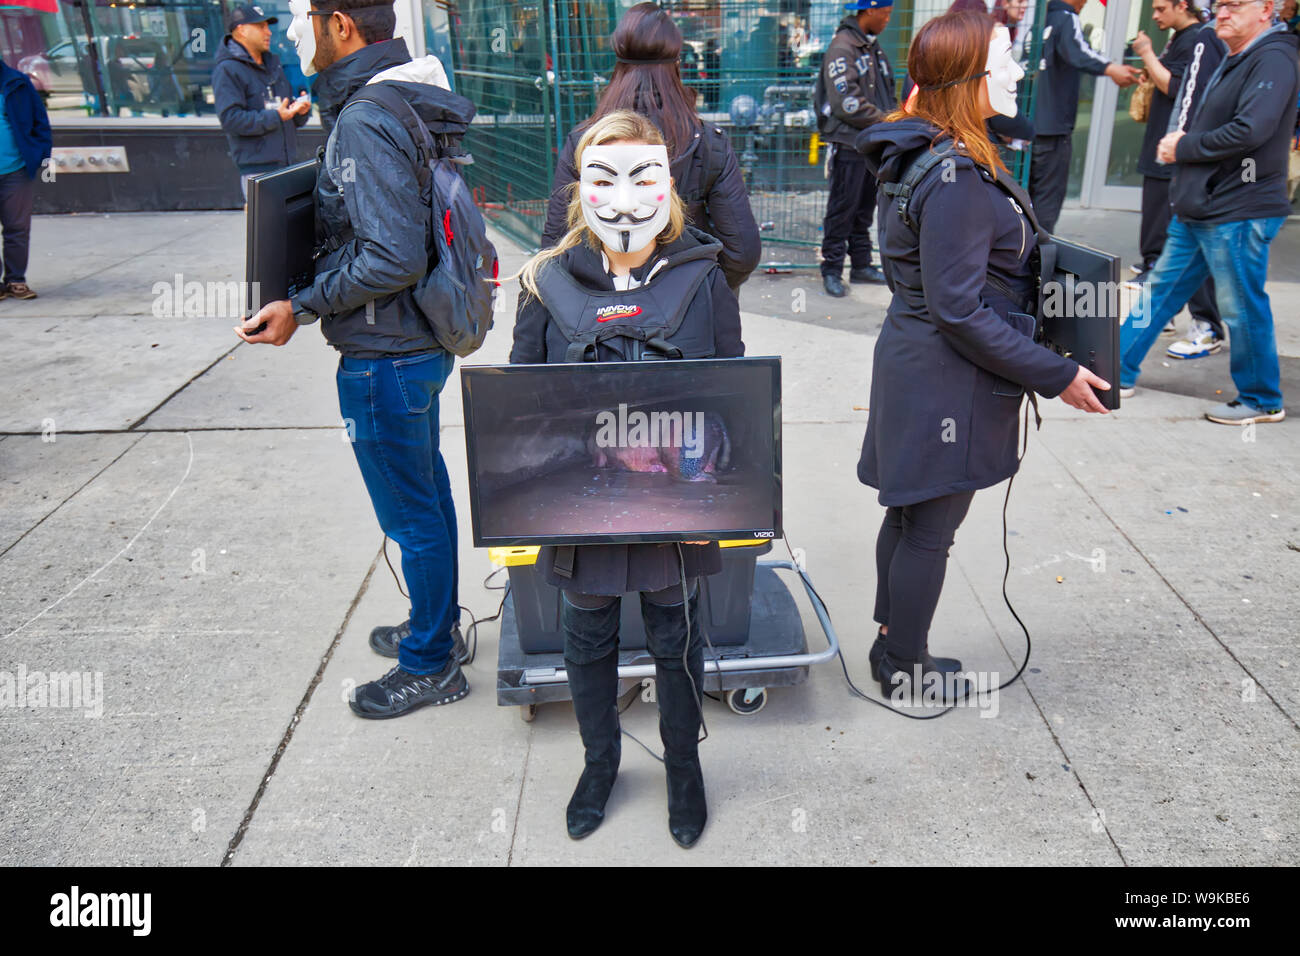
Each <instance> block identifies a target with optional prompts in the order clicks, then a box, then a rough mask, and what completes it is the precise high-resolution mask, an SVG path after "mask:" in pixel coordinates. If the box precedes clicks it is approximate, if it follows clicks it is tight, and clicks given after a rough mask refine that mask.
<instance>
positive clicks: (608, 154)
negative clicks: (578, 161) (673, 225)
mask: <svg viewBox="0 0 1300 956" xmlns="http://www.w3.org/2000/svg"><path fill="white" fill-rule="evenodd" d="M578 189H579V190H580V193H579V195H580V198H581V201H582V217H583V219H585V220H586V222H587V225H588V226H589V227H590V228H591V231H592V232H594V233H595V234H596V236H597V237H598V238H599V239H600V241H601V242H603V243H604V244H605V245H606V246H608V247H609V248H611V249H614V250H616V251H620V252H640V251H641V250H642V249H644V248H645V247H646V246H648V245H649V244H650V243H652V242H653V241H654V240H655V237H656V236H658V235H659V233H661V232H663V231H664V227H665V226H667V225H668V211H669V209H670V204H671V198H670V191H671V190H672V175H671V173H670V171H669V168H668V149H667V148H666V147H664V146H652V145H650V144H648V143H613V144H610V145H605V146H588V147H587V148H586V150H584V151H583V154H582V170H581V174H580V179H579V183H578Z"/></svg>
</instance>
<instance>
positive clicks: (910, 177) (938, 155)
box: [880, 139, 1057, 341]
mask: <svg viewBox="0 0 1300 956" xmlns="http://www.w3.org/2000/svg"><path fill="white" fill-rule="evenodd" d="M956 155H957V151H956V149H955V147H954V145H953V142H952V140H951V139H947V140H944V141H943V143H941V144H940V145H939V146H938V147H937V148H926V149H923V150H921V152H920V154H919V155H918V156H917V157H916V158H915V159H913V160H912V162H911V164H910V165H909V166H908V167H907V171H906V172H905V173H903V177H902V178H901V179H900V180H899V181H898V182H896V183H881V184H880V188H881V190H882V191H883V192H884V194H885V195H886V196H888V197H889V198H890V199H891V200H893V203H894V208H895V211H896V212H897V213H898V217H899V219H901V220H902V221H903V223H904V225H906V226H907V227H908V228H909V229H912V230H914V231H915V230H916V229H917V223H916V220H915V219H914V218H913V216H912V209H911V206H912V194H913V193H914V192H915V191H916V188H917V187H918V186H919V185H920V184H921V181H922V180H923V179H925V176H926V174H927V173H928V172H929V171H930V170H932V169H934V167H935V166H938V165H939V164H940V163H942V162H943V161H944V160H946V159H950V158H953V157H955V156H956ZM977 168H979V167H978V166H977ZM985 172H986V173H987V171H985ZM992 181H993V182H994V183H995V184H996V185H997V186H998V188H999V189H1001V190H1002V191H1003V192H1004V193H1006V194H1007V195H1008V196H1010V197H1011V198H1012V199H1013V200H1014V201H1015V204H1016V211H1017V212H1022V213H1024V215H1025V217H1026V218H1027V219H1028V220H1029V225H1030V226H1031V227H1032V228H1033V230H1034V235H1035V236H1036V237H1037V238H1038V242H1037V244H1036V246H1035V247H1034V251H1033V252H1031V253H1030V257H1029V265H1030V269H1031V270H1032V271H1033V272H1034V274H1035V276H1036V277H1037V283H1036V284H1037V286H1038V293H1037V301H1036V302H1035V303H1033V307H1034V316H1035V320H1036V321H1035V329H1034V336H1033V338H1034V340H1035V341H1041V340H1042V337H1043V297H1044V295H1045V289H1046V288H1047V284H1048V282H1049V281H1051V280H1052V278H1053V277H1054V275H1055V273H1056V254H1057V250H1056V244H1055V243H1054V242H1053V241H1052V237H1051V236H1050V235H1049V234H1048V233H1047V232H1046V231H1045V230H1044V229H1043V227H1042V226H1041V225H1040V224H1039V222H1038V216H1037V215H1036V214H1035V213H1034V204H1033V202H1032V201H1031V200H1030V198H1029V196H1028V194H1027V193H1026V192H1025V191H1024V190H1023V189H1022V188H1021V187H1020V184H1019V183H1017V182H1016V181H1015V180H1013V179H1011V177H1010V176H1009V175H1008V174H1006V173H1003V172H999V173H998V175H997V177H996V178H995V179H993V180H992ZM988 282H989V284H990V285H992V286H993V287H994V288H995V289H997V290H998V291H999V292H1001V293H1002V294H1003V295H1005V296H1006V297H1007V298H1008V299H1011V300H1012V301H1016V300H1018V299H1019V298H1020V296H1019V295H1018V294H1017V293H1016V292H1015V290H1013V289H1010V288H1007V287H1006V286H1004V285H1003V284H1002V283H1001V282H1000V281H998V280H997V279H994V278H990V279H989V280H988Z"/></svg>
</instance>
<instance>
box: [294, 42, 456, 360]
mask: <svg viewBox="0 0 1300 956" xmlns="http://www.w3.org/2000/svg"><path fill="white" fill-rule="evenodd" d="M372 79H375V80H376V81H377V82H388V83H392V84H393V85H394V86H395V87H396V88H397V89H398V90H399V92H401V94H402V96H403V97H404V98H405V99H406V101H407V102H408V103H410V104H411V106H412V107H413V108H414V109H415V111H416V112H417V113H418V114H419V115H420V117H421V119H423V120H425V122H426V123H430V124H433V123H435V122H436V121H437V119H438V117H440V116H442V115H443V105H444V103H445V99H444V97H445V96H447V95H449V94H448V93H447V91H446V90H445V88H444V86H445V83H446V74H445V73H444V72H443V70H442V65H441V64H440V63H439V62H438V61H437V59H436V58H435V57H432V56H428V57H424V58H422V59H420V60H415V61H412V60H411V57H410V55H409V54H408V53H407V52H406V41H405V40H401V39H396V40H384V41H380V42H378V43H371V44H369V45H368V46H365V47H363V48H362V49H360V50H358V51H357V52H355V53H353V54H351V55H349V56H346V57H344V58H343V59H342V60H339V61H338V62H336V63H335V64H333V65H332V66H330V67H329V68H328V69H326V70H325V71H323V72H322V73H321V74H320V77H319V79H318V80H317V81H316V85H315V87H314V90H315V93H316V95H317V97H318V98H319V101H320V107H321V117H322V120H325V121H326V123H327V126H328V128H330V129H331V130H332V132H331V134H330V139H329V142H328V144H327V146H326V149H325V154H324V158H323V160H322V162H321V169H320V174H319V176H318V177H317V180H316V238H317V241H318V242H320V243H324V242H325V241H326V240H330V239H335V240H342V242H341V244H340V245H338V247H337V248H335V249H334V250H333V251H331V252H328V253H326V254H325V255H323V256H322V257H321V258H319V259H318V260H317V261H316V277H315V281H314V282H313V283H312V285H311V286H310V287H309V288H307V289H305V290H303V291H302V292H300V293H298V295H297V296H295V302H294V306H295V308H306V309H308V310H310V311H311V312H314V313H316V314H317V315H320V316H321V317H322V318H321V330H322V331H323V332H324V333H325V338H326V339H327V340H328V341H329V343H330V344H331V345H333V346H334V347H335V348H336V349H338V350H339V351H340V352H341V353H343V354H344V355H349V356H352V357H354V358H364V359H373V358H383V357H386V356H393V355H407V354H411V353H414V352H428V351H432V350H434V349H437V348H439V345H438V343H437V340H436V339H435V338H434V336H433V333H432V332H431V331H430V330H429V326H428V324H427V323H426V321H425V319H424V316H423V314H422V313H421V312H420V310H419V307H418V306H417V305H416V302H415V298H414V295H413V293H412V286H413V285H414V284H415V282H416V280H418V279H419V278H421V277H422V276H423V275H424V274H425V271H426V270H427V269H428V265H429V252H428V228H429V214H428V211H427V210H428V201H427V198H426V197H425V196H422V195H421V192H420V184H419V172H418V169H419V167H418V165H417V164H418V163H419V161H420V160H419V157H418V155H417V151H416V144H415V141H414V140H413V139H412V138H411V135H410V134H409V133H408V132H407V131H406V129H405V128H404V127H403V126H402V124H401V121H400V120H399V119H398V118H397V117H396V116H394V115H393V114H391V113H389V112H388V111H387V110H386V109H384V108H383V107H381V106H379V105H377V104H374V103H370V102H366V101H362V102H359V103H358V104H357V105H355V106H353V107H352V108H351V109H349V110H348V111H347V113H346V114H345V115H344V116H343V117H342V121H341V122H338V118H339V113H340V111H341V110H342V108H343V106H344V104H345V103H346V102H347V99H348V97H350V96H351V95H352V94H353V93H355V92H356V91H357V90H359V89H361V87H362V86H364V85H365V84H366V83H368V82H370V81H371V80H372Z"/></svg>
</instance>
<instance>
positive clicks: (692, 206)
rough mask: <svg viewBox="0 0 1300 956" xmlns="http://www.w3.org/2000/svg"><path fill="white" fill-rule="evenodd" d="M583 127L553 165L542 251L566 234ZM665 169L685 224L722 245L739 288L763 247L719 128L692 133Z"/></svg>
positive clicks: (730, 279)
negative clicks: (681, 205)
mask: <svg viewBox="0 0 1300 956" xmlns="http://www.w3.org/2000/svg"><path fill="white" fill-rule="evenodd" d="M586 128H587V124H586V123H582V124H580V125H578V126H577V127H576V128H574V129H573V130H571V131H570V133H569V135H568V137H567V138H566V139H565V140H564V148H563V149H561V150H560V158H559V161H558V162H556V164H555V183H554V185H553V186H552V188H551V198H550V202H548V203H547V206H546V228H545V229H544V230H543V232H542V248H543V249H546V248H549V247H551V246H553V245H555V244H556V243H557V242H559V241H560V238H561V237H562V236H563V235H564V234H565V232H567V231H568V224H567V223H568V214H569V200H570V199H571V198H572V196H573V189H572V185H573V183H575V182H577V181H578V178H579V176H578V168H577V166H576V165H575V164H574V161H573V156H574V153H576V152H577V149H578V140H580V139H581V138H582V134H583V132H584V131H585V130H586ZM669 165H670V167H671V170H670V171H671V172H672V176H673V188H674V189H675V190H677V195H679V196H681V197H682V202H683V203H685V205H686V220H687V222H689V223H690V224H691V225H693V226H695V227H696V228H697V229H701V230H703V231H704V232H707V233H708V234H709V235H711V236H713V237H714V238H715V239H717V240H718V241H719V242H720V243H722V252H721V253H720V254H719V255H718V262H719V264H720V265H721V266H722V271H723V273H724V274H725V275H726V277H727V284H728V285H729V286H731V288H732V289H739V288H740V286H741V284H742V283H743V282H744V281H745V280H746V279H748V278H749V274H750V273H751V272H753V271H754V269H755V267H756V266H757V265H758V260H759V258H760V257H761V255H762V249H763V244H762V239H761V237H760V236H759V233H758V223H756V222H755V221H754V213H753V211H752V210H751V209H750V207H749V191H748V190H747V189H746V188H745V177H744V176H743V175H742V174H741V171H740V163H738V162H737V161H736V152H735V150H733V149H732V148H731V140H730V139H729V138H728V136H727V134H726V132H725V131H724V130H723V129H722V128H721V127H718V126H714V125H713V124H712V123H706V124H704V125H703V126H700V127H698V128H697V129H696V130H695V136H694V138H693V139H692V140H691V142H690V144H689V145H688V146H687V147H686V149H684V150H683V151H682V153H681V155H679V156H676V157H675V158H674V159H673V160H672V162H671V163H670V164H669Z"/></svg>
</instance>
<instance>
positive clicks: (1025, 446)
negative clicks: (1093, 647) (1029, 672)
mask: <svg viewBox="0 0 1300 956" xmlns="http://www.w3.org/2000/svg"><path fill="white" fill-rule="evenodd" d="M1024 428H1025V432H1024V439H1023V443H1022V444H1021V447H1020V456H1019V457H1018V458H1017V459H1016V471H1017V472H1019V470H1020V465H1021V463H1022V462H1023V461H1024V460H1025V453H1026V452H1027V451H1028V450H1029V404H1028V403H1026V404H1025V423H1024ZM1015 480H1016V476H1015V475H1014V474H1013V475H1012V476H1011V477H1010V478H1008V479H1007V493H1006V496H1005V497H1004V498H1003V499H1002V554H1003V557H1004V558H1005V560H1006V563H1005V565H1004V566H1003V569H1002V600H1003V601H1004V602H1006V605H1007V610H1008V611H1010V612H1011V616H1012V617H1014V618H1015V619H1016V623H1017V624H1019V625H1020V629H1021V630H1022V631H1024V632H1025V659H1024V661H1023V662H1022V663H1021V665H1020V667H1019V669H1018V670H1017V671H1016V672H1015V674H1013V675H1012V676H1011V679H1010V680H1007V681H1005V682H1003V683H1002V684H1000V685H998V686H997V687H996V688H994V692H997V691H1003V690H1006V689H1007V688H1008V687H1010V686H1011V685H1012V684H1014V683H1015V682H1016V681H1018V680H1019V679H1020V676H1021V675H1022V674H1023V673H1024V672H1025V668H1026V667H1028V666H1029V655H1030V654H1031V653H1032V651H1033V641H1032V640H1030V637H1029V628H1027V627H1025V622H1024V621H1022V620H1021V619H1020V615H1019V614H1017V613H1016V609H1015V608H1014V607H1013V606H1012V604H1011V598H1010V597H1008V596H1007V579H1008V578H1009V577H1010V576H1011V550H1010V548H1008V546H1007V505H1008V504H1009V503H1010V501H1011V486H1012V484H1013V483H1014V482H1015ZM784 540H785V548H786V550H787V551H789V552H790V563H791V564H793V565H794V566H795V570H796V571H797V572H798V574H799V576H800V577H801V578H802V579H803V581H804V583H805V584H806V585H807V586H808V589H809V590H810V591H812V593H813V595H814V596H815V597H816V598H817V601H818V603H820V604H821V606H822V609H823V610H824V611H825V612H826V620H828V621H829V620H830V617H831V612H830V608H828V607H827V606H826V602H825V601H824V600H822V596H821V595H820V594H818V593H817V589H816V588H815V587H814V586H813V583H812V581H811V579H809V577H808V574H807V572H805V571H803V570H802V569H800V568H799V562H798V560H796V559H795V556H794V549H793V548H792V547H791V546H790V540H789V538H788V537H787V538H785V539H784ZM836 655H837V656H838V657H839V659H840V668H841V669H842V670H843V671H844V681H845V683H847V684H848V685H849V688H850V689H851V690H852V691H853V694H854V695H855V696H857V697H860V698H861V699H862V700H865V701H867V702H868V703H870V704H875V705H876V706H877V707H881V708H884V709H885V710H887V711H889V712H890V713H892V714H897V715H898V716H900V717H906V718H907V719H909V720H935V719H937V718H939V717H944V716H946V715H947V714H950V713H951V712H952V711H954V710H956V709H957V706H958V705H959V704H961V703H962V702H963V701H965V700H967V699H969V697H970V694H969V690H968V692H967V693H965V694H963V695H962V696H961V697H959V698H957V700H956V701H955V702H954V703H953V704H950V705H949V706H947V707H945V708H944V709H943V710H941V711H939V713H937V714H930V715H929V716H928V717H921V716H919V715H917V714H909V713H907V712H905V711H902V710H899V709H898V708H896V707H893V706H891V705H889V704H885V703H883V702H881V701H878V700H876V699H875V698H874V697H870V696H868V695H867V694H866V693H865V692H864V691H863V690H862V689H861V688H860V687H858V685H857V684H855V683H853V678H851V677H850V676H849V667H848V664H847V663H846V662H845V660H844V650H843V648H842V647H839V648H836ZM873 676H874V675H873ZM968 687H969V685H968ZM913 690H915V688H914V689H913ZM986 693H988V692H986Z"/></svg>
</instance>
